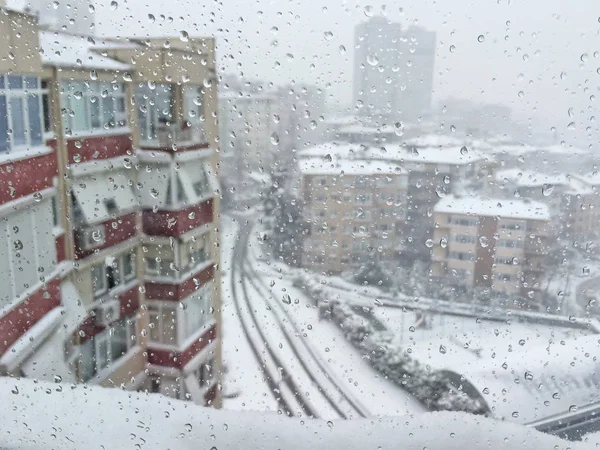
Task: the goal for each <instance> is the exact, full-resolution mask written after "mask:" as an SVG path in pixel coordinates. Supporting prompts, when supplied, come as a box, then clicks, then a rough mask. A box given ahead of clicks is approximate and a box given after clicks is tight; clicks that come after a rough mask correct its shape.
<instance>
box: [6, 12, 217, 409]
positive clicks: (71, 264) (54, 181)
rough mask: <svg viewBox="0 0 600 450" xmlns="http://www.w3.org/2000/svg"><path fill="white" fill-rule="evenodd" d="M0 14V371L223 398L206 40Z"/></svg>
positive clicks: (212, 99)
mask: <svg viewBox="0 0 600 450" xmlns="http://www.w3.org/2000/svg"><path fill="white" fill-rule="evenodd" d="M7 14H8V15H10V17H11V20H10V21H5V22H2V26H5V27H6V30H3V31H5V33H6V35H7V36H13V38H14V39H13V41H12V42H14V43H15V44H14V45H15V47H16V49H18V52H17V51H15V54H18V55H19V57H18V58H15V59H14V60H10V59H9V60H7V61H9V62H10V64H9V63H8V62H4V63H3V64H4V65H5V66H6V67H3V70H2V72H3V73H5V74H6V75H4V76H3V77H2V83H1V84H0V85H1V86H2V90H3V91H4V93H3V96H0V108H4V111H5V112H4V113H2V111H0V120H4V121H5V124H4V126H3V130H4V132H3V133H4V136H5V138H4V143H5V144H4V152H5V154H4V155H0V156H3V157H4V161H5V164H4V166H0V171H4V173H5V174H6V176H4V175H3V176H2V177H1V178H2V179H1V181H0V183H2V185H3V186H2V187H3V189H2V190H3V195H5V199H4V200H5V202H4V205H3V207H2V208H3V210H4V212H5V220H4V222H3V223H4V227H5V235H6V239H7V244H8V245H3V246H0V247H1V248H5V249H6V250H5V254H4V255H2V254H0V260H1V261H0V263H2V264H6V266H7V267H10V268H11V269H10V270H7V271H2V275H1V276H2V278H3V280H2V281H4V283H5V285H11V283H14V284H15V287H14V288H13V290H12V292H9V293H8V294H6V295H5V298H4V299H3V303H4V306H5V308H4V310H3V314H2V316H1V318H0V335H1V336H2V338H3V339H1V341H2V342H3V343H4V347H0V369H1V370H2V372H4V373H8V374H21V375H24V376H32V377H36V378H49V379H53V378H56V377H60V379H62V380H65V381H70V382H87V383H94V384H100V385H103V386H122V387H125V388H127V389H137V390H149V391H153V392H161V393H163V394H165V395H169V396H172V397H177V398H185V399H191V400H193V401H194V402H195V403H199V404H212V405H215V406H218V405H219V404H220V394H219V390H218V387H217V385H218V377H219V374H220V339H219V334H220V330H219V328H218V326H217V324H218V323H219V316H218V314H219V313H218V311H219V310H220V308H219V301H220V280H219V277H220V274H219V271H218V270H217V269H215V268H216V267H218V263H219V252H218V250H217V249H218V240H219V234H218V211H219V198H218V195H217V194H216V192H217V170H218V165H217V162H218V159H217V152H216V151H215V145H216V142H217V139H216V137H217V130H216V120H214V119H213V118H214V117H216V110H217V97H216V90H215V89H216V80H215V70H214V67H215V66H214V59H215V57H214V41H213V40H212V39H191V38H190V39H189V41H188V42H185V43H184V42H182V41H181V40H179V39H173V40H172V41H170V43H169V45H165V40H164V39H156V40H143V41H135V40H127V41H122V42H119V41H108V40H106V41H102V40H100V39H96V41H93V40H88V39H87V37H85V36H77V35H67V34H62V33H59V32H55V31H51V30H40V29H39V28H38V26H37V23H36V18H35V16H32V15H29V14H26V13H23V12H15V11H7ZM15 23H17V24H19V26H18V27H17V26H15V25H14V24H15ZM13 30H16V31H13ZM11 33H12V34H11ZM15 33H18V34H19V36H18V37H17V36H14V34H15ZM17 47H18V48H17ZM40 55H41V56H40ZM167 80H168V82H167ZM0 126H1V125H0ZM9 129H10V130H12V134H8V133H7V130H9ZM15 130H16V131H17V132H18V134H15ZM17 137H18V139H17ZM33 173H35V174H36V176H31V174H33ZM15 211H17V213H15ZM49 237H50V238H51V239H49ZM38 241H39V242H38ZM11 248H13V251H12V253H11V252H10V250H11ZM0 251H1V250H0ZM38 285H39V286H38ZM38 298H40V299H41V300H40V301H36V300H35V299H38ZM16 322H19V324H20V325H18V326H15V323H16ZM15 355H21V356H18V357H16V356H15Z"/></svg>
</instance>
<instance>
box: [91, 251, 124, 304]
mask: <svg viewBox="0 0 600 450" xmlns="http://www.w3.org/2000/svg"><path fill="white" fill-rule="evenodd" d="M90 273H91V278H92V286H93V290H94V296H95V297H96V298H98V297H101V296H103V295H104V294H106V292H107V291H108V290H110V289H115V288H117V287H120V286H123V285H125V284H126V283H127V282H128V281H131V280H133V279H134V278H135V254H134V253H129V252H127V253H121V254H119V255H116V256H109V257H107V258H105V260H104V261H103V262H100V263H96V264H94V265H92V266H91V268H90Z"/></svg>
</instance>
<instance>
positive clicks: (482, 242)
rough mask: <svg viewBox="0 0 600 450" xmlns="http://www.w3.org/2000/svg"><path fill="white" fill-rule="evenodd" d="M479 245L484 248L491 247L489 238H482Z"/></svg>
mask: <svg viewBox="0 0 600 450" xmlns="http://www.w3.org/2000/svg"><path fill="white" fill-rule="evenodd" d="M479 244H480V245H481V246H482V247H484V248H485V247H487V246H488V245H489V242H488V238H487V237H485V236H481V237H480V238H479Z"/></svg>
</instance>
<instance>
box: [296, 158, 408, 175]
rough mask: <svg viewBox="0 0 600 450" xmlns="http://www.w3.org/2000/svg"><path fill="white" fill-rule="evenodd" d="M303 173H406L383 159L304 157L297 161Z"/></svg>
mask: <svg viewBox="0 0 600 450" xmlns="http://www.w3.org/2000/svg"><path fill="white" fill-rule="evenodd" d="M298 165H299V168H300V173H302V174H303V175H341V174H345V175H385V174H387V175H401V174H403V173H404V174H406V172H404V171H403V170H402V169H401V168H400V166H399V165H397V164H394V163H389V162H385V161H367V160H362V159H355V160H349V159H332V160H331V161H328V160H326V159H324V158H305V159H301V160H300V161H299V162H298Z"/></svg>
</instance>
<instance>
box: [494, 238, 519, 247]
mask: <svg viewBox="0 0 600 450" xmlns="http://www.w3.org/2000/svg"><path fill="white" fill-rule="evenodd" d="M523 246H524V244H523V241H519V240H515V239H498V247H503V248H523Z"/></svg>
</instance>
